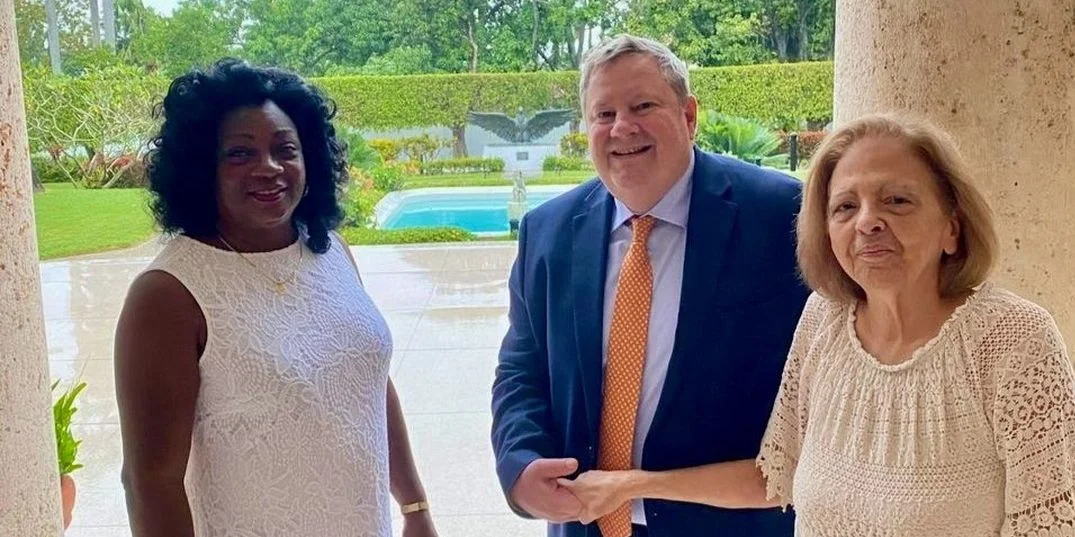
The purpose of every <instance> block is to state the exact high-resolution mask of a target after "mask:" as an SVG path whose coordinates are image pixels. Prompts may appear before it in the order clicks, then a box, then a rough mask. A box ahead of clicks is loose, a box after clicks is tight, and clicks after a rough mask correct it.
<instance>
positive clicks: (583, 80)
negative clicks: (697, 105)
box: [579, 34, 691, 110]
mask: <svg viewBox="0 0 1075 537" xmlns="http://www.w3.org/2000/svg"><path fill="white" fill-rule="evenodd" d="M628 54H642V55H645V56H649V57H651V58H653V59H654V60H656V61H657V65H658V66H660V68H661V73H662V74H663V75H664V79H665V80H666V81H667V82H668V85H670V86H672V90H673V91H675V92H676V97H678V98H679V102H680V103H682V102H684V101H686V100H687V97H690V94H691V85H690V79H689V77H688V71H687V64H686V63H684V62H683V60H681V59H679V57H678V56H676V55H675V53H673V52H672V50H671V49H669V48H668V47H666V46H664V45H663V44H661V43H659V42H657V41H654V40H652V39H649V38H645V37H638V36H634V35H630V34H621V35H618V36H616V37H614V38H611V39H607V40H605V41H602V42H601V43H599V44H598V45H597V46H595V47H594V48H592V49H590V51H589V52H587V53H586V56H585V58H583V60H582V66H581V67H580V71H581V74H580V76H579V105H580V106H581V107H582V109H583V110H585V109H586V90H587V89H589V87H590V80H591V79H592V78H593V75H594V73H596V72H597V71H598V70H600V69H601V68H602V67H604V66H606V65H608V64H610V63H612V62H614V61H616V60H617V59H619V58H620V57H622V56H625V55H628Z"/></svg>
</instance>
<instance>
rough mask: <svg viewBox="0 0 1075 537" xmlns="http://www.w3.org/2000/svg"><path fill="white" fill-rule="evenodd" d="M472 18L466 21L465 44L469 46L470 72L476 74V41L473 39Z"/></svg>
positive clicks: (474, 24)
mask: <svg viewBox="0 0 1075 537" xmlns="http://www.w3.org/2000/svg"><path fill="white" fill-rule="evenodd" d="M475 26H477V24H476V23H475V20H474V18H468V19H467V43H468V44H469V45H470V72H471V73H477V72H478V40H477V38H475V37H474V27H475Z"/></svg>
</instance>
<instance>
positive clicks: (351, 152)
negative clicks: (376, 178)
mask: <svg viewBox="0 0 1075 537" xmlns="http://www.w3.org/2000/svg"><path fill="white" fill-rule="evenodd" d="M336 138H337V139H339V140H340V141H341V142H343V143H344V144H345V145H346V146H347V164H348V165H349V166H352V167H355V168H358V169H360V170H367V171H368V170H372V169H373V168H374V167H376V166H379V165H381V163H383V162H384V161H385V159H384V158H383V157H382V156H381V153H380V152H379V151H377V150H374V149H373V148H372V147H370V144H368V143H366V139H365V138H363V137H362V133H361V132H359V131H358V129H355V128H352V127H340V128H339V129H337V130H336Z"/></svg>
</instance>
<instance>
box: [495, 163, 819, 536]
mask: <svg viewBox="0 0 1075 537" xmlns="http://www.w3.org/2000/svg"><path fill="white" fill-rule="evenodd" d="M800 194H801V184H800V183H799V182H798V181H797V180H795V179H793V178H790V177H787V176H784V175H782V174H779V173H776V172H773V171H767V170H764V169H762V168H759V167H756V166H753V165H751V164H748V163H745V162H741V161H738V160H735V159H731V158H727V157H723V156H718V155H712V154H709V153H705V152H702V151H700V150H698V149H697V148H696V149H695V168H694V175H693V185H692V191H691V202H690V212H689V216H688V224H687V246H686V255H685V259H684V267H683V292H682V298H681V301H680V309H679V311H680V313H679V323H678V326H677V329H676V335H675V345H674V349H673V352H672V358H671V362H670V364H669V369H668V375H667V379H666V381H665V385H664V388H663V391H662V394H661V398H660V402H659V404H658V407H657V413H656V416H655V418H654V421H653V425H652V428H651V429H650V431H649V435H648V437H647V438H646V440H645V447H644V450H643V455H642V468H644V469H647V470H666V469H674V468H684V467H691V466H697V465H702V464H708V463H713V462H720V461H731V460H737V459H748V458H753V457H755V456H756V455H757V453H758V448H759V447H760V444H761V438H762V434H763V433H764V431H765V427H766V425H767V423H768V419H769V413H770V411H771V410H772V406H773V401H774V399H775V396H776V392H777V388H778V387H779V384H780V377H781V373H782V371H783V367H784V362H785V359H786V357H787V352H788V348H789V347H790V345H791V338H792V334H793V332H794V330H795V326H796V325H797V323H798V319H799V315H800V314H801V313H802V309H803V306H804V304H805V302H806V298H807V296H808V291H807V289H806V288H805V287H804V286H803V285H802V283H801V281H800V279H799V278H798V274H797V271H796V265H795V238H794V219H795V215H796V213H797V212H798V209H799V204H800V197H801V196H800ZM614 207H615V204H614V201H613V198H612V196H611V194H610V193H609V191H608V190H607V189H606V188H605V187H604V185H603V184H602V183H601V182H600V181H598V180H596V179H594V180H591V181H589V182H587V183H584V184H582V185H580V186H579V187H578V188H575V189H573V190H571V191H570V192H567V193H565V194H564V195H561V196H559V197H557V198H554V199H552V200H550V201H547V202H545V203H544V204H542V205H540V206H538V207H537V208H535V209H534V210H532V211H530V212H529V213H527V215H526V216H525V217H524V218H523V220H522V222H521V224H520V229H519V253H518V257H517V258H516V261H515V264H514V266H513V268H512V272H511V278H510V281H509V292H510V311H509V318H510V328H509V330H508V332H507V335H506V336H505V338H504V341H503V345H502V347H501V350H500V361H499V365H498V367H497V370H496V379H495V381H494V384H493V400H492V409H493V428H492V442H493V450H494V453H495V455H496V465H497V468H496V469H497V473H498V475H499V478H500V483H501V486H502V487H503V490H504V492H505V494H507V493H508V491H510V490H511V487H512V486H513V485H514V483H515V481H516V480H517V479H518V477H519V475H520V474H521V473H522V471H523V469H524V468H525V467H526V466H527V465H528V464H529V463H530V462H532V461H533V460H534V459H537V458H561V457H573V458H576V459H578V460H579V463H580V472H582V471H586V470H589V469H593V468H594V467H595V464H596V461H597V453H598V438H599V434H598V425H599V419H600V415H601V402H602V401H601V393H602V391H601V390H602V387H601V386H602V381H603V378H602V377H603V368H602V355H601V353H602V350H601V349H602V339H603V335H602V331H603V325H602V315H603V304H604V296H603V295H604V287H605V285H604V284H605V272H606V261H607V257H608V241H609V235H610V228H611V225H612V223H611V222H612V220H611V219H612V217H613V214H614V212H615V210H614ZM655 322H661V321H660V320H656V321H655ZM509 505H510V501H509ZM644 506H645V513H646V519H647V524H648V527H649V533H650V535H652V536H653V537H694V536H697V537H703V536H704V537H720V536H725V535H727V536H736V537H739V536H745V535H749V536H754V537H769V536H773V537H776V536H781V537H784V536H787V537H790V536H791V535H792V533H793V516H794V515H793V514H792V512H791V511H788V512H786V513H785V512H782V511H781V510H780V509H764V510H761V509H759V510H727V509H717V508H712V507H708V506H704V505H698V504H688V503H680V502H670V501H658V500H645V502H644ZM512 508H513V509H514V510H515V511H516V512H517V513H519V514H520V515H522V516H528V515H527V514H526V513H522V512H521V511H519V510H518V509H517V508H516V507H515V506H512ZM549 535H553V536H563V537H568V536H571V537H583V536H586V537H597V536H599V535H600V531H599V530H598V528H597V525H596V524H591V525H589V526H583V525H582V524H579V523H569V524H550V526H549Z"/></svg>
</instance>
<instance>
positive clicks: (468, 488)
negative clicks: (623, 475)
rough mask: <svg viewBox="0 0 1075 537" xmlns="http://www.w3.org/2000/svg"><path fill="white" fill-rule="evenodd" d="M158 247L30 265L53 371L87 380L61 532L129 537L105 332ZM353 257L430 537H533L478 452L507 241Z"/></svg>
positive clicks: (499, 322)
mask: <svg viewBox="0 0 1075 537" xmlns="http://www.w3.org/2000/svg"><path fill="white" fill-rule="evenodd" d="M157 248H158V247H157V246H156V245H154V244H150V245H147V246H144V247H141V248H138V249H135V250H130V251H126V252H119V253H110V254H102V255H98V256H93V257H85V258H79V259H74V260H65V261H56V262H46V263H42V265H41V277H42V292H43V295H44V298H45V318H46V322H47V330H48V341H49V364H50V367H51V371H52V376H53V378H56V379H61V380H62V381H63V382H64V383H67V382H70V381H71V380H73V379H76V378H80V379H82V380H85V381H86V382H87V385H88V387H87V389H86V391H85V392H83V395H82V398H81V404H80V408H79V411H78V414H77V415H76V419H75V422H76V425H75V429H76V431H75V432H76V434H77V435H78V436H79V437H81V438H82V439H83V443H82V447H81V451H80V455H81V459H82V463H83V464H84V465H85V468H83V469H81V470H79V471H78V472H76V473H75V476H74V477H75V479H76V482H77V484H78V502H77V505H76V508H75V514H74V521H73V523H72V526H71V528H70V529H69V530H68V531H67V533H66V535H67V536H68V537H120V536H128V535H130V532H129V530H128V529H127V513H126V507H125V505H124V498H123V491H122V488H121V486H120V481H119V467H120V434H119V416H118V412H117V409H116V402H115V393H114V382H113V373H112V337H113V332H114V330H115V323H116V317H117V315H118V313H119V308H120V305H121V304H122V301H123V298H124V295H125V293H126V290H127V286H128V285H129V284H130V281H131V280H132V279H133V278H134V276H135V275H136V274H138V272H139V271H141V270H142V269H143V268H144V267H145V265H146V264H147V263H148V262H149V261H150V259H151V258H152V256H153V255H154V254H155V253H156V251H157ZM355 254H356V257H357V259H358V262H359V266H360V268H361V269H362V273H363V279H364V281H365V284H366V287H367V289H368V290H369V292H370V294H371V295H373V297H374V299H375V300H376V301H377V303H378V305H379V306H380V307H381V309H382V312H383V313H384V315H385V317H386V318H387V319H388V323H389V325H390V326H391V328H392V332H393V336H394V340H395V348H396V352H395V356H394V357H393V363H392V370H391V371H392V377H393V379H394V381H395V383H396V386H397V389H398V391H399V394H400V398H401V399H402V402H403V406H404V409H405V412H406V415H407V421H408V426H409V429H410V435H411V441H412V443H413V446H414V450H415V456H416V458H417V460H418V465H419V469H420V472H421V475H422V478H423V480H424V482H425V485H426V489H427V491H428V493H429V495H430V501H431V502H432V503H433V506H434V517H435V520H436V522H437V529H438V531H439V533H440V535H441V536H442V537H482V536H490V537H492V536H497V537H502V536H513V537H514V536H519V537H527V536H534V537H537V536H539V535H543V534H544V531H545V529H544V524H543V523H540V522H535V521H529V520H523V519H520V518H518V517H516V516H515V515H513V514H511V512H510V511H509V510H508V508H507V506H506V505H505V503H504V499H503V497H502V495H501V493H500V488H499V485H498V484H497V479H496V474H495V473H494V470H493V467H494V464H493V455H492V450H491V448H490V445H489V427H490V419H491V418H490V414H489V389H490V385H491V382H492V378H493V368H494V366H495V364H496V350H497V347H498V345H499V344H500V338H501V337H503V334H504V330H505V329H506V328H507V290H506V284H507V276H508V271H509V269H510V266H511V262H512V260H513V259H514V257H515V246H514V244H512V243H489V244H474V245H450V246H412V247H360V248H355ZM397 522H398V520H397ZM398 526H399V525H398V523H397V525H396V533H397V535H398V533H399V527H398Z"/></svg>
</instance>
